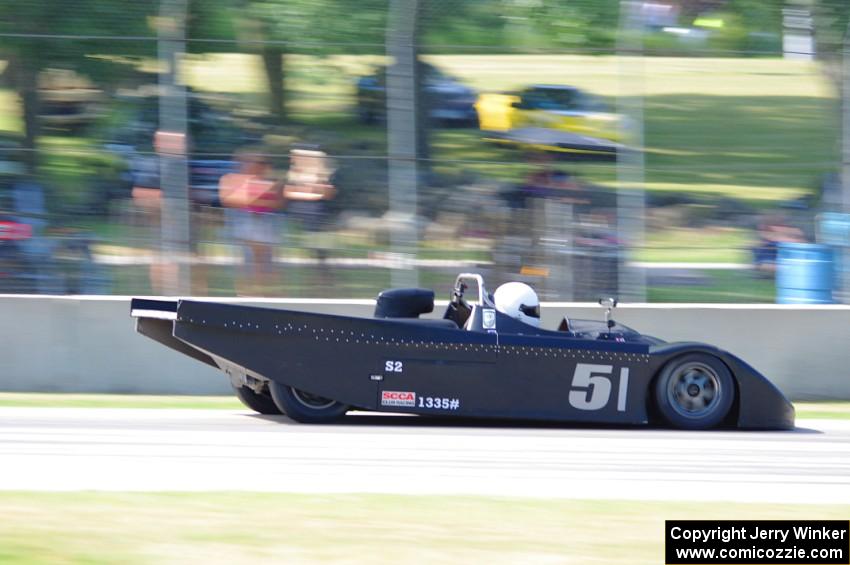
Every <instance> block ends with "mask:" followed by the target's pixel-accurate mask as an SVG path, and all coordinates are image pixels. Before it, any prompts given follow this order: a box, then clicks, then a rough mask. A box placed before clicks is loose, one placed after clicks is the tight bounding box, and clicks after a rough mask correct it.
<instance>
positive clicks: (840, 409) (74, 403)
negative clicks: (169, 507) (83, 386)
mask: <svg viewBox="0 0 850 565" xmlns="http://www.w3.org/2000/svg"><path fill="white" fill-rule="evenodd" d="M0 406H3V407H18V408H188V409H197V410H238V409H244V408H245V407H244V406H243V405H242V404H241V403H240V402H239V401H238V400H237V399H236V397H235V396H155V395H143V394H138V395H136V394H63V393H39V392H0ZM794 406H795V408H796V409H797V417H798V418H828V419H842V420H850V402H795V403H794Z"/></svg>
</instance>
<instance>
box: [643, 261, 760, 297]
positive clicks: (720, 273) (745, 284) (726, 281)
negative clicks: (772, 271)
mask: <svg viewBox="0 0 850 565" xmlns="http://www.w3.org/2000/svg"><path fill="white" fill-rule="evenodd" d="M683 253H686V252H685V251H683ZM687 257H690V254H688V255H687ZM685 260H686V261H687V260H688V259H685ZM649 274H650V275H651V274H652V273H651V272H650V273H649ZM688 275H689V277H694V278H691V282H690V283H688V282H687V281H682V280H679V279H676V278H671V279H670V282H669V283H666V284H665V282H664V281H663V280H661V281H658V282H655V283H654V284H652V285H650V286H649V287H648V288H647V298H648V300H649V302H697V303H718V302H719V303H738V304H744V303H762V302H774V300H775V297H776V285H775V284H774V281H773V279H772V278H760V277H756V276H755V275H754V274H753V272H751V271H731V270H729V271H726V270H706V271H694V272H690V273H688ZM662 276H664V275H662Z"/></svg>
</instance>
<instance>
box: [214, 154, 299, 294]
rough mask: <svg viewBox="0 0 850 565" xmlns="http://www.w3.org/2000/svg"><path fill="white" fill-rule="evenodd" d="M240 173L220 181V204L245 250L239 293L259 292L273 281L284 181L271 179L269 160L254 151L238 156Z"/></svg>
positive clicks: (235, 236) (227, 176) (238, 286)
mask: <svg viewBox="0 0 850 565" xmlns="http://www.w3.org/2000/svg"><path fill="white" fill-rule="evenodd" d="M237 159H238V161H239V163H240V167H239V172H237V173H230V174H227V175H224V176H223V177H221V179H220V180H219V196H220V198H221V203H222V205H224V206H226V207H228V208H231V209H232V211H231V214H230V215H231V217H232V219H233V221H234V225H233V236H234V238H235V239H236V240H237V241H239V242H240V243H241V244H242V246H243V249H244V251H245V260H244V264H245V271H244V272H243V278H247V280H243V281H241V283H239V282H238V283H237V293H238V294H240V295H241V294H255V295H256V294H262V293H264V292H267V291H269V290H270V287H271V285H272V284H274V282H275V281H274V268H273V267H274V249H275V246H276V245H277V244H278V241H279V237H280V229H281V225H280V215H279V212H280V210H281V209H282V208H283V204H284V200H283V196H282V194H283V190H282V186H283V184H282V183H281V182H279V181H277V180H274V178H273V170H272V166H271V163H270V162H269V160H268V159H267V158H266V157H264V156H263V155H260V154H257V153H242V154H241V155H239V156H238V157H237Z"/></svg>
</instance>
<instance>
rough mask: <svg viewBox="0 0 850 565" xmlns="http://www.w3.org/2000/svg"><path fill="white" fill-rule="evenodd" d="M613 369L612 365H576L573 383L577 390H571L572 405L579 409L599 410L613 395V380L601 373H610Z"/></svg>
mask: <svg viewBox="0 0 850 565" xmlns="http://www.w3.org/2000/svg"><path fill="white" fill-rule="evenodd" d="M613 369H614V367H613V366H611V365H591V364H588V363H579V364H578V365H576V371H575V373H574V374H573V385H572V386H573V388H574V389H576V390H571V391H570V397H569V398H570V406H572V407H573V408H577V409H578V410H599V409H600V408H602V407H603V406H605V405H606V404H608V399H609V398H610V397H611V380H610V378H609V377H607V376H602V375H600V374H599V373H603V374H606V375H610V374H611V371H612V370H613ZM588 392H590V397H589V398H588Z"/></svg>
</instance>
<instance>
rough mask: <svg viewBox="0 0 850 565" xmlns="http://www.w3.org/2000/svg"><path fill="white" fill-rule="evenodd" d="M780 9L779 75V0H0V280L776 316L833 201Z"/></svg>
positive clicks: (829, 136) (822, 127)
mask: <svg viewBox="0 0 850 565" xmlns="http://www.w3.org/2000/svg"><path fill="white" fill-rule="evenodd" d="M804 4H805V6H803V9H804V10H806V9H807V10H809V11H810V13H811V14H812V23H811V26H809V28H805V26H803V29H802V31H801V28H800V19H799V17H798V18H797V19H796V20H795V25H796V26H797V27H796V30H797V31H796V32H795V33H798V34H800V33H802V34H803V35H805V34H809V37H810V39H811V41H810V42H809V43H806V42H805V41H803V42H801V41H795V42H791V44H793V45H795V46H797V47H795V48H799V46H800V45H804V46H805V45H811V51H812V52H811V53H796V52H795V53H793V54H790V55H789V53H787V52H786V53H784V52H783V46H787V44H788V42H787V41H784V37H785V35H787V31H788V30H787V29H786V28H784V27H783V8H786V7H787V6H786V4H785V3H783V2H778V1H777V2H746V1H736V2H732V1H720V0H718V1H712V2H690V1H688V2H686V1H673V0H670V1H664V0H662V1H660V2H651V3H650V2H619V1H617V0H605V1H602V2H597V1H589V0H587V1H571V2H562V1H555V0H501V1H498V2H476V1H466V0H464V1H452V2H449V1H448V0H419V1H418V2H414V1H413V0H406V1H403V2H402V1H397V2H390V1H388V0H383V1H376V0H364V1H363V2H359V3H357V4H356V5H355V4H351V3H347V2H341V1H339V0H315V1H311V2H302V1H299V0H287V1H284V0H277V1H275V0H243V1H235V0H230V1H228V0H216V1H208V2H203V3H201V2H193V1H191V0H189V1H184V0H162V1H161V2H159V3H142V4H139V5H136V4H129V5H126V4H124V3H120V2H116V1H114V0H65V1H62V2H50V3H47V2H43V1H41V0H36V1H32V2H27V3H24V4H20V3H17V4H14V5H12V4H11V3H10V4H9V6H5V7H4V8H5V9H4V10H3V11H2V16H0V72H2V75H0V81H2V82H0V185H2V186H0V287H1V288H2V291H4V292H37V293H114V294H166V295H176V294H181V295H185V294H195V295H211V296H226V295H234V294H240V295H259V296H290V297H292V296H296V297H297V296H300V297H325V296H333V297H340V296H342V297H368V296H372V295H374V294H375V293H376V292H377V291H378V290H380V289H381V288H384V287H387V286H390V285H398V284H402V285H413V284H418V285H420V286H428V287H433V288H435V289H437V290H438V292H446V293H448V290H449V286H450V285H451V283H452V281H453V277H454V274H456V273H457V272H459V271H470V270H473V271H480V272H483V273H485V274H487V275H488V276H489V277H490V279H491V282H490V285H491V287H493V288H495V286H497V285H498V284H499V283H501V282H506V281H508V280H524V281H526V282H529V283H531V284H532V285H533V286H535V288H536V289H537V290H538V291H539V292H540V294H541V296H542V297H544V298H546V299H549V300H595V299H596V298H597V297H599V296H600V295H611V294H617V295H620V296H624V297H626V298H630V299H632V300H644V299H646V300H649V301H690V302H727V301H728V302H772V301H774V300H775V298H776V285H775V281H774V272H775V269H776V264H777V249H778V248H779V247H780V246H781V245H783V244H786V243H814V242H816V240H817V233H818V229H817V228H818V218H819V217H820V215H821V214H822V213H824V212H826V211H830V209H829V207H828V206H827V205H826V204H824V202H826V201H828V198H825V197H824V195H826V196H827V197H828V196H829V195H830V194H840V192H841V189H840V186H841V184H840V181H839V180H837V179H840V176H839V175H840V165H841V158H840V139H841V134H842V132H841V127H840V122H841V120H840V108H839V104H837V100H838V99H839V92H840V88H839V86H838V85H840V79H839V80H836V79H835V76H836V75H835V73H834V69H835V64H834V63H835V59H834V55H835V45H840V42H837V43H836V42H835V41H834V40H832V39H830V41H832V43H827V42H826V40H823V41H822V42H821V43H819V42H818V38H819V37H832V36H831V35H830V36H827V32H829V33H833V34H834V33H835V30H840V29H841V26H845V27H846V15H845V14H844V11H842V10H841V9H840V7H839V9H833V8H835V7H834V6H832V5H831V4H830V3H829V2H820V3H817V2H815V3H814V4H812V3H804ZM807 6H808V7H807ZM826 8H830V9H831V10H832V11H831V12H828V15H829V18H827V17H825V16H824V17H823V18H820V19H819V15H820V14H822V13H827V12H826ZM845 11H846V10H845ZM795 13H796V12H795ZM842 33H843V30H842ZM821 46H823V49H824V50H825V51H820V50H819V48H820V47H821ZM830 46H832V47H830ZM829 49H831V50H829ZM792 55H793V56H792ZM838 201H839V202H840V198H839V199H838ZM831 211H840V210H831Z"/></svg>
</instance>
